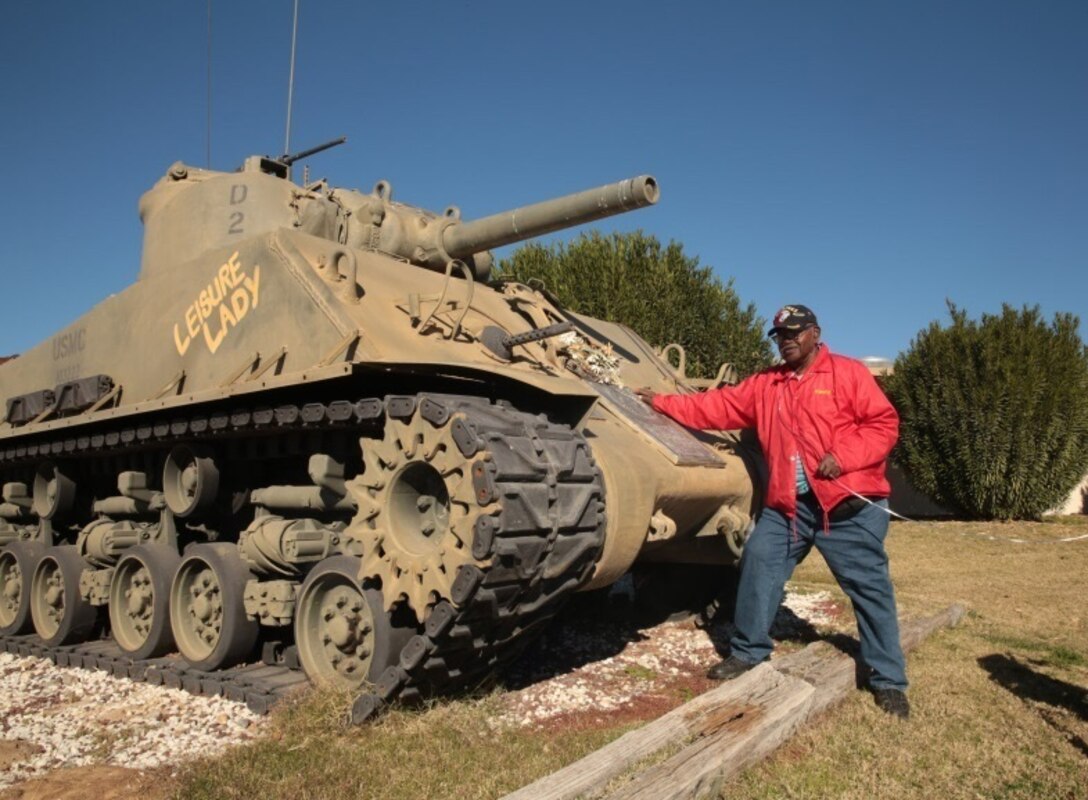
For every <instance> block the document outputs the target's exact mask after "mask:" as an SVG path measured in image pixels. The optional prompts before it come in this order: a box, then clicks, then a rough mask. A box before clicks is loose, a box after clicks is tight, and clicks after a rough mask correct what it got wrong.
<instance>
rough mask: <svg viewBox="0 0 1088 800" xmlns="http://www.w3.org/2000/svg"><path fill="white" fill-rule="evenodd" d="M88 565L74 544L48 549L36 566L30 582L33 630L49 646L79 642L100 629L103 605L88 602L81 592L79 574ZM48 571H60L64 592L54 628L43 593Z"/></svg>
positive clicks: (90, 636) (54, 572)
mask: <svg viewBox="0 0 1088 800" xmlns="http://www.w3.org/2000/svg"><path fill="white" fill-rule="evenodd" d="M85 569H87V562H86V561H84V560H83V558H82V557H81V556H80V555H79V551H78V550H77V549H76V547H75V546H74V545H62V546H60V547H51V548H49V549H47V550H45V551H44V552H42V554H41V556H40V557H39V558H38V563H37V564H36V565H35V566H34V578H33V581H32V582H31V586H30V615H31V617H32V619H33V620H34V630H35V631H36V632H37V634H38V636H40V637H41V639H42V642H43V643H44V644H46V645H47V646H49V647H59V646H60V645H65V644H78V643H79V642H85V641H87V640H88V639H90V638H92V637H93V636H95V635H96V634H97V633H98V630H99V622H100V620H101V614H100V613H99V611H100V609H99V608H98V607H97V606H92V605H91V604H90V603H88V602H86V601H85V600H84V599H83V597H82V595H81V594H80V592H79V578H80V576H81V575H82V574H83V570H85ZM49 573H53V574H58V573H59V575H60V584H61V587H60V588H61V590H62V591H63V593H64V596H63V601H62V602H63V606H62V611H61V617H60V619H59V620H58V621H57V624H56V627H55V628H53V627H52V626H51V624H50V622H51V621H50V620H49V619H48V617H47V616H46V614H45V608H46V606H48V605H50V603H48V601H47V600H46V599H45V597H44V593H45V592H46V591H47V589H46V586H45V581H46V580H47V578H48V576H49Z"/></svg>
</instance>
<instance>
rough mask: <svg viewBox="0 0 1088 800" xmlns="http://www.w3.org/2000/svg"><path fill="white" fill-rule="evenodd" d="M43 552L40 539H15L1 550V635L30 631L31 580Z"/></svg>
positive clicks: (43, 548) (13, 634)
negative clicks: (27, 540) (23, 540)
mask: <svg viewBox="0 0 1088 800" xmlns="http://www.w3.org/2000/svg"><path fill="white" fill-rule="evenodd" d="M43 552H45V545H42V544H38V543H37V542H12V543H11V544H9V545H8V546H7V547H5V548H4V549H3V551H0V635H3V636H15V635H17V634H20V633H27V632H28V631H29V630H30V628H31V625H32V624H33V623H32V620H31V619H30V580H31V578H32V577H33V575H34V564H35V563H36V562H37V560H38V557H39V556H40V555H41V554H42V553H43Z"/></svg>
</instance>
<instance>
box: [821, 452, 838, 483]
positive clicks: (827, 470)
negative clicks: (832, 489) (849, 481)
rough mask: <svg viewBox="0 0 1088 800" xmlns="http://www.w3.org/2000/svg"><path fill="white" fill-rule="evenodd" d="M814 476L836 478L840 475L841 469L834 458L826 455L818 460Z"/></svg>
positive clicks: (829, 454)
mask: <svg viewBox="0 0 1088 800" xmlns="http://www.w3.org/2000/svg"><path fill="white" fill-rule="evenodd" d="M816 474H817V475H819V476H820V477H821V478H837V477H839V476H840V475H842V467H840V466H839V462H838V461H836V460H835V456H833V455H831V453H828V454H827V455H826V456H824V457H823V458H822V459H821V460H820V463H819V465H818V466H817V467H816Z"/></svg>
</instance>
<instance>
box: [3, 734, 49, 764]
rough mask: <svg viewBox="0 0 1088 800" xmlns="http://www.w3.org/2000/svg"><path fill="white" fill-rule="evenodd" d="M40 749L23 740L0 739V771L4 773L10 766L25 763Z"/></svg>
mask: <svg viewBox="0 0 1088 800" xmlns="http://www.w3.org/2000/svg"><path fill="white" fill-rule="evenodd" d="M40 752H42V748H41V747H39V746H38V745H36V744H34V743H33V742H28V741H25V740H23V739H0V770H3V771H6V770H7V769H8V768H10V767H11V765H12V764H17V763H19V762H20V761H25V760H26V759H28V758H30V757H31V756H33V755H36V754H37V753H40Z"/></svg>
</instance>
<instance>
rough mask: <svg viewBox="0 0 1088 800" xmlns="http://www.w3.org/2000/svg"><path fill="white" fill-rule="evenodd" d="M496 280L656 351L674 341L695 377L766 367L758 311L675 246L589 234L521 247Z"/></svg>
mask: <svg viewBox="0 0 1088 800" xmlns="http://www.w3.org/2000/svg"><path fill="white" fill-rule="evenodd" d="M497 277H498V278H500V279H502V278H505V279H512V280H517V281H520V282H522V283H529V281H530V280H531V279H537V280H539V281H541V282H543V284H544V286H545V287H546V288H547V289H548V291H550V292H551V293H552V294H554V295H555V296H556V297H557V298H558V300H559V302H561V303H562V304H563V305H565V306H566V307H567V308H569V309H570V310H571V311H574V312H576V313H579V314H588V315H589V316H591V317H596V318H598V319H605V320H609V321H611V322H619V323H621V324H623V325H627V326H628V327H630V328H632V329H633V330H635V331H637V332H638V333H639V335H640V336H642V337H643V338H645V339H646V340H647V341H648V342H649V343H650V344H652V345H653V346H655V347H663V346H664V345H666V344H669V343H670V342H679V343H680V344H681V345H683V347H684V350H685V351H686V352H687V359H688V366H687V371H688V374H689V375H691V376H693V377H713V376H714V375H715V374H716V373H717V371H718V367H719V366H721V364H722V363H723V362H726V361H728V362H730V363H732V364H733V365H734V366H735V367H736V368H737V371H738V372H739V373H740V375H741V376H742V377H743V376H745V375H748V374H751V373H752V372H756V371H757V370H759V369H762V368H763V367H765V366H768V365H769V364H770V363H771V347H770V343H769V342H768V340H767V337H766V335H765V330H764V322H763V320H762V319H761V318H760V317H758V316H757V315H756V311H755V307H754V306H752V305H751V304H749V305H747V306H744V307H743V308H742V307H741V304H740V299H739V298H738V297H737V294H736V292H735V291H734V290H733V282H732V280H730V281H729V282H728V283H724V284H723V283H722V281H721V280H720V279H718V278H717V276H715V275H714V271H713V270H712V269H711V268H710V267H700V266H699V259H698V258H696V257H691V256H687V255H685V254H684V248H683V246H682V245H680V244H678V243H677V242H670V243H669V245H668V246H667V247H663V246H662V245H661V243H660V242H659V241H658V240H657V239H656V238H655V237H653V236H647V235H646V234H644V233H642V232H641V231H636V232H634V233H613V234H611V235H610V236H604V235H602V234H601V233H599V232H597V231H590V232H589V233H584V234H582V235H581V236H579V237H578V238H577V239H576V240H575V241H573V242H571V243H570V244H569V245H567V244H564V243H562V242H557V243H554V244H551V245H549V246H544V245H541V244H536V243H531V244H527V245H525V246H523V247H520V248H518V249H517V250H516V251H514V253H513V255H512V256H511V257H510V258H509V259H504V260H503V261H502V262H500V264H499V266H498V270H497Z"/></svg>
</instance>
